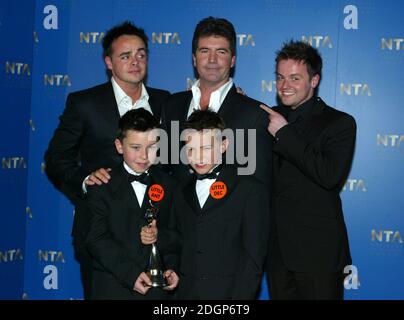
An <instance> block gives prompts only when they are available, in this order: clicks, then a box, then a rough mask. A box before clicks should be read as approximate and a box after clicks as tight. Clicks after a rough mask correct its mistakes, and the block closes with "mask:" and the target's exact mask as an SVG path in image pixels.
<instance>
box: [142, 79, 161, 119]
mask: <svg viewBox="0 0 404 320" xmlns="http://www.w3.org/2000/svg"><path fill="white" fill-rule="evenodd" d="M146 90H147V93H148V95H149V106H150V109H151V111H152V112H153V115H154V116H155V117H156V119H159V120H160V118H161V104H160V103H159V101H158V99H156V98H157V97H156V95H155V93H154V92H153V91H152V90H151V89H150V88H149V87H146Z"/></svg>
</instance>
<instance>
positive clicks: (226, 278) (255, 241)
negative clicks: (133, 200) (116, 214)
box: [158, 166, 269, 299]
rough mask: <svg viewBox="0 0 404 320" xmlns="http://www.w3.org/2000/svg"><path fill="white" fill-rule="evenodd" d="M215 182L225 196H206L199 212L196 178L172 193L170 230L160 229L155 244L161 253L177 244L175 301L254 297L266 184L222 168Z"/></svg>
mask: <svg viewBox="0 0 404 320" xmlns="http://www.w3.org/2000/svg"><path fill="white" fill-rule="evenodd" d="M216 181H223V182H224V183H225V184H226V186H227V194H226V196H225V197H224V198H222V199H214V198H213V197H211V196H209V198H208V200H207V201H206V203H205V204H204V206H203V208H202V209H201V208H200V205H199V201H198V198H197V194H196V191H195V183H196V180H195V178H194V177H193V176H190V177H188V178H187V179H185V180H184V181H182V183H181V184H180V186H179V188H178V189H176V192H175V194H174V204H173V209H172V214H171V221H170V224H169V228H170V230H171V232H170V231H168V232H164V231H161V232H160V230H159V240H158V241H159V243H161V247H162V250H166V252H170V250H174V249H175V248H176V247H179V246H178V244H180V247H181V251H180V252H181V256H180V262H179V265H178V268H177V270H178V271H179V276H180V283H179V287H178V292H177V293H178V298H179V299H254V298H255V297H256V294H257V290H258V289H259V286H260V283H261V282H260V279H261V274H262V268H263V263H264V260H265V257H266V253H267V241H268V236H269V234H268V223H269V222H268V221H269V212H268V209H269V205H268V197H267V194H268V190H267V186H266V185H265V184H263V183H262V182H260V181H259V180H257V179H255V178H254V177H251V176H237V174H236V168H235V167H233V166H224V167H223V169H222V170H221V172H220V174H219V176H218V178H217V180H216ZM173 234H174V235H173ZM173 242H176V243H177V245H175V244H173Z"/></svg>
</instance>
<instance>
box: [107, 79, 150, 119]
mask: <svg viewBox="0 0 404 320" xmlns="http://www.w3.org/2000/svg"><path fill="white" fill-rule="evenodd" d="M111 82H112V88H113V89H114V95H115V99H116V104H117V105H118V110H119V115H120V116H121V117H122V116H123V115H124V114H125V113H126V112H128V111H129V110H132V109H139V108H145V109H146V110H147V111H149V112H150V113H151V114H153V111H152V110H151V107H150V104H149V94H148V93H147V90H146V87H145V86H144V84H143V83H142V93H141V94H140V97H139V99H138V100H137V101H136V102H135V103H133V101H132V98H131V97H129V96H128V95H127V94H126V93H125V91H123V90H122V88H121V87H120V86H119V85H118V83H117V82H116V81H115V79H114V78H113V77H112V78H111Z"/></svg>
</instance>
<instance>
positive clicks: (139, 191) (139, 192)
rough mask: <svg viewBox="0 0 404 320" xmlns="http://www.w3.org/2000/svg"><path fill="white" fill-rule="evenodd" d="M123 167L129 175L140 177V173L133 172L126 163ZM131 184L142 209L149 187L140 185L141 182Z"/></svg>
mask: <svg viewBox="0 0 404 320" xmlns="http://www.w3.org/2000/svg"><path fill="white" fill-rule="evenodd" d="M123 166H124V168H125V169H126V171H128V172H129V173H131V174H133V175H135V176H140V173H137V172H135V171H133V170H132V169H131V168H130V167H129V166H128V165H127V164H126V163H125V162H124V163H123ZM131 184H132V188H133V190H134V191H135V193H136V198H137V201H138V202H139V207H141V206H142V203H143V198H144V194H145V193H146V189H147V185H145V184H143V183H140V182H139V181H133V182H132V183H131Z"/></svg>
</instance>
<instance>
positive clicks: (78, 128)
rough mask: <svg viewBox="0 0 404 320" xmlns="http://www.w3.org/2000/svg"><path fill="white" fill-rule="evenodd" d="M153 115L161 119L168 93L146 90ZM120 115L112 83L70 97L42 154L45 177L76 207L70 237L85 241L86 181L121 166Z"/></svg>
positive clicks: (71, 94)
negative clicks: (102, 170)
mask: <svg viewBox="0 0 404 320" xmlns="http://www.w3.org/2000/svg"><path fill="white" fill-rule="evenodd" d="M146 90H147V92H148V94H149V104H150V107H151V109H152V111H153V114H154V115H155V116H156V117H157V118H160V117H161V109H162V105H163V103H164V101H165V100H166V99H167V98H168V96H169V95H170V94H169V92H168V91H163V90H159V89H153V88H149V87H147V88H146ZM119 118H120V116H119V111H118V106H117V104H116V100H115V95H114V91H113V88H112V84H111V82H107V83H104V84H102V85H98V86H95V87H93V88H90V89H86V90H82V91H77V92H73V93H70V94H69V95H68V97H67V100H66V107H65V110H64V111H63V114H62V115H61V116H60V122H59V125H58V127H57V128H56V130H55V132H54V135H53V137H52V139H51V141H50V143H49V147H48V150H47V151H46V153H45V164H46V173H47V175H48V177H49V179H50V180H51V181H52V182H53V183H54V185H55V186H56V187H57V188H58V189H59V190H61V191H62V192H63V193H64V194H65V195H66V196H67V197H68V198H69V199H70V200H71V201H72V202H73V204H74V205H75V206H76V215H75V220H74V225H73V236H74V240H75V241H76V242H77V241H79V242H82V240H83V238H84V237H85V227H84V226H85V225H86V224H87V222H88V221H87V220H88V214H86V213H85V209H84V208H85V203H83V201H82V200H81V198H80V196H81V193H82V183H83V180H84V179H85V177H87V176H88V175H89V174H90V173H91V172H93V171H94V170H97V169H99V168H105V167H110V168H112V167H113V166H115V165H117V164H119V163H121V162H122V158H121V157H120V155H119V154H118V153H117V151H116V149H115V144H114V140H115V138H116V134H117V130H118V123H119Z"/></svg>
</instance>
